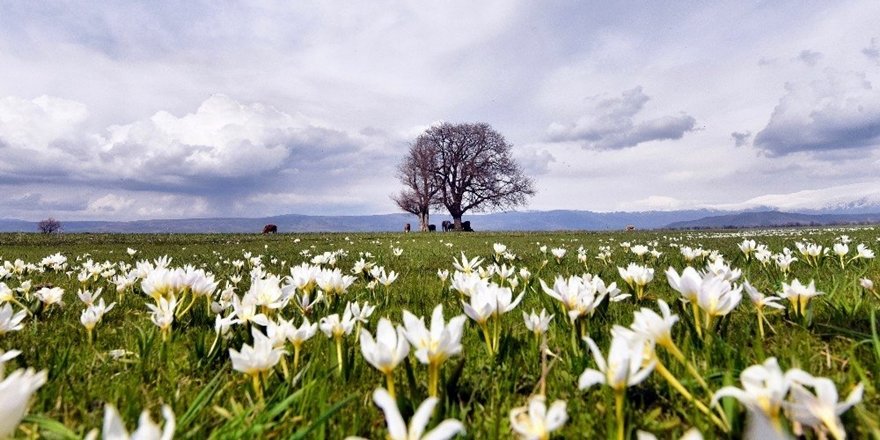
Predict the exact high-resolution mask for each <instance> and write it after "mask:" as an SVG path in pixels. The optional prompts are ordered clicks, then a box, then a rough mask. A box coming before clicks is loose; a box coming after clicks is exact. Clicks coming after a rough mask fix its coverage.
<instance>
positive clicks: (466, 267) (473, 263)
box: [452, 252, 483, 273]
mask: <svg viewBox="0 0 880 440" xmlns="http://www.w3.org/2000/svg"><path fill="white" fill-rule="evenodd" d="M481 264H483V259H482V258H480V257H474V258H473V259H472V260H469V259H468V258H467V257H465V256H464V252H462V253H461V260H455V259H453V260H452V267H454V268H455V270H457V271H459V272H465V273H471V272H474V271H476V270H477V268H479V267H480V265H481Z"/></svg>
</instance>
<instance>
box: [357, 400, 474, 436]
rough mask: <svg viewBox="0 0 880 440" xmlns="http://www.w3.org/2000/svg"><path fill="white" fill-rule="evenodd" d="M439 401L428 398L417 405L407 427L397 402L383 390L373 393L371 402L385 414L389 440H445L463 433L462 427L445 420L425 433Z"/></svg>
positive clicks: (454, 421) (456, 421)
mask: <svg viewBox="0 0 880 440" xmlns="http://www.w3.org/2000/svg"><path fill="white" fill-rule="evenodd" d="M439 401H440V400H439V399H437V398H436V397H429V398H427V399H425V401H424V402H422V404H421V405H419V408H418V409H417V410H416V412H415V414H413V416H412V419H410V421H409V427H407V426H406V423H404V421H403V416H401V415H400V410H399V409H398V408H397V402H396V401H395V400H394V397H392V396H391V395H390V394H389V393H388V392H387V391H385V389H383V388H378V389H376V391H374V392H373V402H375V403H376V405H377V406H378V407H379V408H381V409H382V412H384V413H385V423H386V424H387V425H388V438H389V439H390V440H447V439H450V438H452V437H455V436H456V435H457V434H459V433H462V434H463V433H464V432H465V430H464V425H463V424H462V423H461V422H459V421H458V420H455V419H446V420H444V421H442V422H440V424H439V425H437V426H436V427H435V428H434V429H433V430H431V431H428V432H427V433H426V432H425V428H426V427H427V426H428V422H429V421H431V413H433V412H434V407H436V406H437V403H438V402H439Z"/></svg>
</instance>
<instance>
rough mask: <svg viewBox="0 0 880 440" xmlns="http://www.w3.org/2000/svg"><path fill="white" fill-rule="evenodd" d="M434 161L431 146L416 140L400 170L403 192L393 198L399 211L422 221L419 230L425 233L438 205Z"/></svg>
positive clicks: (399, 176)
mask: <svg viewBox="0 0 880 440" xmlns="http://www.w3.org/2000/svg"><path fill="white" fill-rule="evenodd" d="M433 162H434V151H433V150H432V148H431V145H430V144H429V143H425V142H421V138H419V139H417V140H416V142H415V143H414V144H413V145H412V146H411V147H410V149H409V154H408V155H407V156H406V157H405V158H404V159H403V162H401V163H400V165H398V167H397V178H398V179H400V183H402V184H403V186H404V189H403V190H401V191H400V193H399V194H397V195H394V196H392V197H391V198H392V199H394V202H395V203H397V206H398V207H399V208H400V209H402V210H403V211H405V212H409V213H411V214H414V215H415V216H417V217H418V218H419V229H420V230H421V231H423V232H424V231H427V230H428V224H429V223H430V211H431V207H432V206H434V205H436V204H437V202H438V200H437V193H438V191H439V187H438V186H437V184H436V183H437V182H436V180H435V178H434V165H433Z"/></svg>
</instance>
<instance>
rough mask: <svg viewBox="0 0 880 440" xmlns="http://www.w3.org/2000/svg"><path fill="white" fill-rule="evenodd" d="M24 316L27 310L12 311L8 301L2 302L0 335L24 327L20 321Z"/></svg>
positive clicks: (0, 308)
mask: <svg viewBox="0 0 880 440" xmlns="http://www.w3.org/2000/svg"><path fill="white" fill-rule="evenodd" d="M26 316H27V312H26V311H25V310H19V311H18V312H17V313H13V310H12V306H11V305H10V304H9V303H6V304H3V307H0V335H3V334H4V333H8V332H15V331H19V330H21V329H22V328H24V324H22V323H21V321H22V320H24V318H25V317H26Z"/></svg>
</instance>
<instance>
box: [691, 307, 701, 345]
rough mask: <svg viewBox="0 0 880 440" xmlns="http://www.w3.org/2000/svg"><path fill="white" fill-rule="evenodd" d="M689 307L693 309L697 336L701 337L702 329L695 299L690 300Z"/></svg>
mask: <svg viewBox="0 0 880 440" xmlns="http://www.w3.org/2000/svg"><path fill="white" fill-rule="evenodd" d="M691 308H692V309H693V311H694V327H695V328H696V329H697V336H698V337H699V338H700V339H703V329H701V328H700V306H699V305H697V302H696V301H691Z"/></svg>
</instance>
